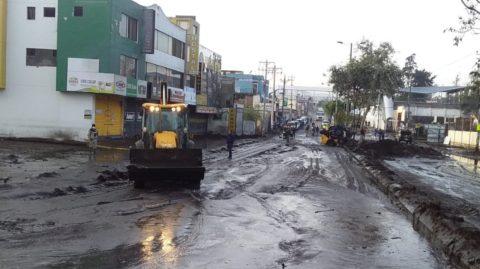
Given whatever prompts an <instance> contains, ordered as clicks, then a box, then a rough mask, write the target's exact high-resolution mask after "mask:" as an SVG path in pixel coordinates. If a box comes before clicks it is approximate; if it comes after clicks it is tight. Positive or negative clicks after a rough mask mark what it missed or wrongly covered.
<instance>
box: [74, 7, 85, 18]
mask: <svg viewBox="0 0 480 269" xmlns="http://www.w3.org/2000/svg"><path fill="white" fill-rule="evenodd" d="M73 16H74V17H83V7H73Z"/></svg>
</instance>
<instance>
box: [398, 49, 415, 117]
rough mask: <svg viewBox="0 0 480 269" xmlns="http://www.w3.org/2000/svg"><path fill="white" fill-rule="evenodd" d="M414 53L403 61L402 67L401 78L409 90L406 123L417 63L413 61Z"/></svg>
mask: <svg viewBox="0 0 480 269" xmlns="http://www.w3.org/2000/svg"><path fill="white" fill-rule="evenodd" d="M415 56H416V55H415V53H414V54H412V55H410V56H408V57H407V58H406V59H405V66H404V67H403V69H402V71H403V76H404V78H405V84H406V85H408V87H409V88H410V92H409V93H408V110H407V116H406V118H407V122H409V121H410V98H411V95H412V87H414V85H413V82H414V77H415V70H416V69H417V62H416V61H415Z"/></svg>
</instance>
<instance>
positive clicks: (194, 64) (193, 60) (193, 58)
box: [186, 34, 200, 75]
mask: <svg viewBox="0 0 480 269" xmlns="http://www.w3.org/2000/svg"><path fill="white" fill-rule="evenodd" d="M188 37H189V38H188V45H189V46H190V59H189V61H188V63H187V70H186V71H187V73H188V74H190V75H196V74H197V73H198V49H199V46H200V37H199V35H193V34H191V35H189V36H188Z"/></svg>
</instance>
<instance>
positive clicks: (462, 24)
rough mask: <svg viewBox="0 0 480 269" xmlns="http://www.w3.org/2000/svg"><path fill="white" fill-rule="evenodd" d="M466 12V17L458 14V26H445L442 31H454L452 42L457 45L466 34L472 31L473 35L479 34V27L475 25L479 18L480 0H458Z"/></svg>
mask: <svg viewBox="0 0 480 269" xmlns="http://www.w3.org/2000/svg"><path fill="white" fill-rule="evenodd" d="M460 2H461V3H462V4H463V7H464V8H465V11H466V13H467V16H466V17H463V16H459V17H458V21H459V26H458V28H453V27H450V28H447V29H445V30H444V31H443V32H451V33H455V34H456V35H455V37H454V38H453V44H454V45H455V46H458V44H459V43H460V42H462V40H463V38H464V37H465V35H466V34H468V33H472V34H474V35H477V34H480V29H479V28H478V27H477V26H476V24H477V22H478V20H479V19H480V1H478V0H460Z"/></svg>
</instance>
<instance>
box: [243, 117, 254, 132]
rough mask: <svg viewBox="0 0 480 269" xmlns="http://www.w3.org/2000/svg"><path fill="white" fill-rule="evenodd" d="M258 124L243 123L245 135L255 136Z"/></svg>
mask: <svg viewBox="0 0 480 269" xmlns="http://www.w3.org/2000/svg"><path fill="white" fill-rule="evenodd" d="M256 129H257V123H256V122H254V121H250V120H248V121H247V120H245V121H243V135H255V131H256Z"/></svg>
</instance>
